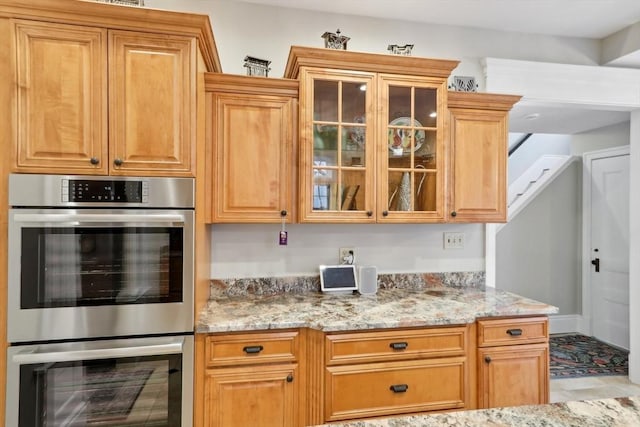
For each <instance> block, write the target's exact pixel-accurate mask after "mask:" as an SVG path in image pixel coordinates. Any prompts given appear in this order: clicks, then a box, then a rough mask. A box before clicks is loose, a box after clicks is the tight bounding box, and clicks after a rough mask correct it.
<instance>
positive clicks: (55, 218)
mask: <svg viewBox="0 0 640 427" xmlns="http://www.w3.org/2000/svg"><path fill="white" fill-rule="evenodd" d="M13 219H14V221H16V222H35V223H69V224H73V225H82V224H90V223H100V224H102V223H107V222H109V223H114V222H115V223H132V222H135V223H146V224H148V223H154V224H155V223H174V224H176V223H177V224H178V225H180V224H184V216H182V215H177V214H106V213H105V214H21V213H17V214H15V215H14V216H13Z"/></svg>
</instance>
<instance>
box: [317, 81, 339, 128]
mask: <svg viewBox="0 0 640 427" xmlns="http://www.w3.org/2000/svg"><path fill="white" fill-rule="evenodd" d="M313 119H314V120H317V121H322V122H337V121H338V82H335V81H330V80H316V81H314V83H313Z"/></svg>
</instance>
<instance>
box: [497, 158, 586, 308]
mask: <svg viewBox="0 0 640 427" xmlns="http://www.w3.org/2000/svg"><path fill="white" fill-rule="evenodd" d="M581 177H582V164H581V163H580V162H573V163H572V164H571V165H570V166H569V167H568V168H567V169H566V170H565V171H564V172H563V173H562V174H561V175H560V176H558V177H557V178H556V179H555V180H554V181H553V182H552V183H551V184H549V186H548V187H547V188H545V189H544V190H543V191H542V193H540V194H539V195H538V196H537V197H536V198H535V199H534V200H533V201H532V202H531V203H530V204H529V205H527V206H526V207H525V208H524V210H523V211H521V212H520V213H519V214H518V215H517V216H516V217H515V218H514V219H513V220H512V221H510V222H509V223H508V224H507V225H505V227H504V228H502V230H501V231H500V232H499V233H498V235H497V238H496V239H497V242H496V243H497V251H496V287H497V288H500V289H504V290H507V291H511V292H515V293H517V294H520V295H523V296H527V297H529V298H533V299H536V300H539V301H543V302H546V303H549V304H553V305H555V306H557V307H559V308H560V313H559V314H579V313H581V299H582V292H581V289H582V282H581V281H582V275H581V268H582V265H581V259H582V258H581V255H580V254H581V235H582V228H581V227H582V222H581V217H582V197H581V193H582V179H581Z"/></svg>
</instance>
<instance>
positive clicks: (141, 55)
mask: <svg viewBox="0 0 640 427" xmlns="http://www.w3.org/2000/svg"><path fill="white" fill-rule="evenodd" d="M195 61H196V41H195V39H194V38H192V37H179V36H167V35H153V34H139V33H134V32H125V31H110V32H109V100H110V103H109V118H110V126H109V138H110V163H111V164H110V168H111V173H112V174H114V175H120V174H122V175H131V174H134V175H135V174H140V175H155V174H162V175H186V176H190V175H193V170H192V168H193V165H194V164H195V150H194V148H195V139H196V138H195V132H196V126H195V121H196V117H195V110H196V105H195V103H196V82H195V67H196V62H195Z"/></svg>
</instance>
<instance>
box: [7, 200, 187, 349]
mask: <svg viewBox="0 0 640 427" xmlns="http://www.w3.org/2000/svg"><path fill="white" fill-rule="evenodd" d="M193 216H194V214H193V211H192V210H116V209H102V210H95V209H12V210H11V211H10V216H9V247H10V248H11V250H10V251H9V266H10V267H9V292H8V301H9V305H8V307H9V312H8V335H9V341H10V342H19V341H38V340H53V339H68V338H69V339H71V338H89V337H103V336H121V335H134V334H153V333H171V332H186V331H192V330H193Z"/></svg>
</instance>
